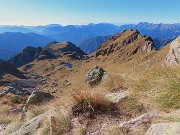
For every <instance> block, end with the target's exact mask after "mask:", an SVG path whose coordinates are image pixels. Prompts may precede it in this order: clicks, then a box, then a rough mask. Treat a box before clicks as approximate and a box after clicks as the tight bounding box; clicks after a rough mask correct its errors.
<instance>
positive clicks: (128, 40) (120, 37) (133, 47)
mask: <svg viewBox="0 0 180 135" xmlns="http://www.w3.org/2000/svg"><path fill="white" fill-rule="evenodd" d="M154 49H155V46H154V43H153V40H152V38H151V37H149V36H143V35H141V34H140V33H139V31H138V30H132V29H127V30H125V31H123V32H122V33H119V34H115V35H113V36H112V37H110V38H109V39H108V40H107V41H106V42H105V43H103V44H102V45H101V46H100V47H98V49H97V50H96V51H95V52H94V56H95V57H99V56H108V57H111V54H112V55H117V56H118V57H120V58H122V59H125V58H127V59H128V58H129V57H131V56H132V55H135V54H136V53H138V52H147V53H149V52H150V51H152V50H154Z"/></svg>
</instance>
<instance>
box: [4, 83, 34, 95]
mask: <svg viewBox="0 0 180 135" xmlns="http://www.w3.org/2000/svg"><path fill="white" fill-rule="evenodd" d="M8 93H11V94H14V95H19V96H27V95H30V94H31V93H30V92H29V91H27V90H25V89H24V88H23V87H21V86H20V85H17V84H10V85H8V86H6V87H5V88H4V90H3V92H2V93H0V97H2V96H4V95H6V94H8Z"/></svg>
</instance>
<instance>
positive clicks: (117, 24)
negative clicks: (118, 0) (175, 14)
mask: <svg viewBox="0 0 180 135" xmlns="http://www.w3.org/2000/svg"><path fill="white" fill-rule="evenodd" d="M140 23H149V24H180V23H179V22H174V23H163V22H161V23H154V22H147V21H141V22H134V23H111V22H97V23H81V24H80V23H79V24H61V23H49V24H37V25H24V24H0V26H18V27H20V26H22V27H23V26H24V27H33V26H48V25H60V26H70V25H73V26H84V25H91V24H92V25H93V24H94V25H96V24H113V25H116V26H121V25H126V24H135V25H137V24H140Z"/></svg>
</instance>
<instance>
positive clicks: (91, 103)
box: [72, 89, 117, 118]
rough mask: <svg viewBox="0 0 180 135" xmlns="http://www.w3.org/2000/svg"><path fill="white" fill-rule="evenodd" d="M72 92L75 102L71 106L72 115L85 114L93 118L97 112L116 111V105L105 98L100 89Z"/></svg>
mask: <svg viewBox="0 0 180 135" xmlns="http://www.w3.org/2000/svg"><path fill="white" fill-rule="evenodd" d="M74 91H75V92H74V93H73V94H72V97H73V98H74V100H75V102H76V104H75V105H74V106H73V108H72V111H73V115H75V116H77V115H80V114H87V115H88V117H91V118H93V117H94V116H95V115H97V114H102V113H110V112H113V111H116V110H117V108H116V105H115V104H112V103H111V102H110V101H109V100H107V99H106V98H105V94H104V93H102V92H101V91H93V90H92V91H88V90H81V89H78V90H74Z"/></svg>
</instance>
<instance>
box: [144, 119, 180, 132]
mask: <svg viewBox="0 0 180 135" xmlns="http://www.w3.org/2000/svg"><path fill="white" fill-rule="evenodd" d="M145 135H180V122H174V123H158V124H153V125H151V127H150V128H149V129H148V131H147V132H146V134H145Z"/></svg>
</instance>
